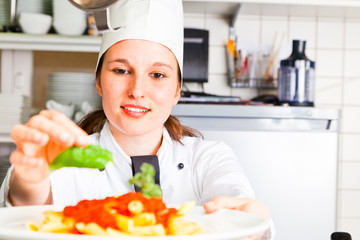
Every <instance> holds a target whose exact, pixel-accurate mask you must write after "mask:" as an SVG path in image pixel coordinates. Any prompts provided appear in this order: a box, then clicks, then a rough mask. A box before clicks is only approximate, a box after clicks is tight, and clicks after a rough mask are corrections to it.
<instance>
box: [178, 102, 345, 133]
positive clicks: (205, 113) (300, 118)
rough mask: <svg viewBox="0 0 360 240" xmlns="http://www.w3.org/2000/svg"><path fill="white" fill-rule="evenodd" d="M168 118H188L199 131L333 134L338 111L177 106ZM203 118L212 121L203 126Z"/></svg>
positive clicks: (297, 108)
mask: <svg viewBox="0 0 360 240" xmlns="http://www.w3.org/2000/svg"><path fill="white" fill-rule="evenodd" d="M172 115H174V116H177V117H179V118H181V119H182V122H183V123H184V124H185V125H186V122H187V120H190V119H191V120H192V124H195V125H196V126H195V128H197V129H199V130H201V129H204V128H207V129H208V128H213V129H222V130H241V131H247V130H254V129H256V130H269V131H281V130H288V129H289V128H290V129H292V130H297V131H307V130H313V131H324V130H325V131H337V130H338V128H339V122H340V121H339V119H340V110H339V109H335V108H316V107H290V106H289V107H284V106H248V105H225V104H224V105H222V104H221V105H220V104H177V105H176V106H175V107H174V108H173V110H172ZM203 118H207V119H209V118H210V119H212V121H206V123H204V122H203V121H202V119H203ZM194 119H196V121H195V122H193V120H194ZM240 120H241V122H240ZM309 120H311V121H309Z"/></svg>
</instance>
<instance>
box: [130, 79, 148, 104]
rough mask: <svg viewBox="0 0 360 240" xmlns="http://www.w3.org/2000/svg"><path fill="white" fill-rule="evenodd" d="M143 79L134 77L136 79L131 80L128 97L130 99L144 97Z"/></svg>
mask: <svg viewBox="0 0 360 240" xmlns="http://www.w3.org/2000/svg"><path fill="white" fill-rule="evenodd" d="M142 79H143V78H142V77H140V76H134V78H132V79H131V81H130V83H129V86H128V95H129V97H130V98H134V99H139V98H142V97H144V93H145V88H144V87H145V86H144V81H143V80H142Z"/></svg>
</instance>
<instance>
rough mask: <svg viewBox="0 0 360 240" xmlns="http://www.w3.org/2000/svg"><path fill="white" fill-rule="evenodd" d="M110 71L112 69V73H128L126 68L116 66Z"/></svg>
mask: <svg viewBox="0 0 360 240" xmlns="http://www.w3.org/2000/svg"><path fill="white" fill-rule="evenodd" d="M112 71H113V72H114V73H116V74H126V73H129V72H128V71H127V70H125V69H121V68H116V69H113V70H112Z"/></svg>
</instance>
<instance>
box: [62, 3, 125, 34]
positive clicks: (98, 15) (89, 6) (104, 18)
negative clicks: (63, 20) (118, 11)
mask: <svg viewBox="0 0 360 240" xmlns="http://www.w3.org/2000/svg"><path fill="white" fill-rule="evenodd" d="M117 1H118V0H69V2H71V3H72V4H73V5H74V6H76V7H77V8H80V9H81V10H83V11H86V12H92V13H93V14H94V17H95V22H96V27H97V29H98V31H100V32H102V31H108V30H110V31H115V30H116V29H114V28H112V26H111V24H110V13H109V7H110V6H111V5H113V4H114V3H116V2H117Z"/></svg>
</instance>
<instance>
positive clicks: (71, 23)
mask: <svg viewBox="0 0 360 240" xmlns="http://www.w3.org/2000/svg"><path fill="white" fill-rule="evenodd" d="M53 19H54V21H53V26H54V28H55V31H56V32H57V33H58V34H61V35H68V36H79V35H82V34H84V32H85V30H86V27H87V20H86V12H85V11H83V10H80V9H78V8H77V7H75V6H74V5H72V4H71V3H70V2H69V1H68V0H53Z"/></svg>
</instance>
